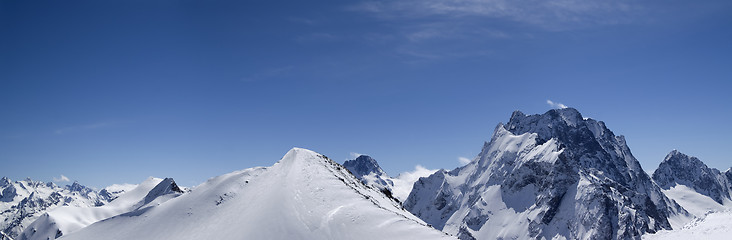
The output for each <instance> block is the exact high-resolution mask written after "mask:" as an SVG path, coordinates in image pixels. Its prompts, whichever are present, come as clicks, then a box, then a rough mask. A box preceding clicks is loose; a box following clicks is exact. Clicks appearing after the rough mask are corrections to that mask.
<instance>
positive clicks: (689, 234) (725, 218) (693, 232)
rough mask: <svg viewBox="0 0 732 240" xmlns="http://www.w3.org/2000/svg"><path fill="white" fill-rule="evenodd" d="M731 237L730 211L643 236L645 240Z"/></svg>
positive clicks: (731, 212)
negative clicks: (677, 227)
mask: <svg viewBox="0 0 732 240" xmlns="http://www.w3.org/2000/svg"><path fill="white" fill-rule="evenodd" d="M731 237H732V210H729V209H728V210H724V211H720V212H713V213H709V214H708V215H706V216H704V217H702V218H697V219H695V220H694V221H692V222H690V223H689V224H687V225H686V226H684V227H683V228H680V229H676V230H664V231H659V232H658V233H656V234H646V235H643V239H646V240H655V239H661V240H675V239H679V240H689V239H730V238H731Z"/></svg>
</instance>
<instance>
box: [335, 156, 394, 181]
mask: <svg viewBox="0 0 732 240" xmlns="http://www.w3.org/2000/svg"><path fill="white" fill-rule="evenodd" d="M343 166H344V167H346V168H347V169H348V170H349V171H351V173H353V175H354V176H356V177H358V178H362V176H364V175H369V174H372V173H373V174H375V175H377V176H386V173H385V172H384V170H383V169H381V167H380V166H379V163H377V162H376V160H374V159H373V158H371V157H370V156H368V155H360V156H358V157H357V158H356V159H354V160H348V161H346V162H344V163H343Z"/></svg>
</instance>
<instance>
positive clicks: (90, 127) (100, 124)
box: [54, 122, 119, 135]
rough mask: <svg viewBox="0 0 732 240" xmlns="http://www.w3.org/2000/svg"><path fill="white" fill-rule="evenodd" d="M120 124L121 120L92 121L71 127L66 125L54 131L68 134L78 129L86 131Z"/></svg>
mask: <svg viewBox="0 0 732 240" xmlns="http://www.w3.org/2000/svg"><path fill="white" fill-rule="evenodd" d="M117 124H119V122H98V123H92V124H87V125H79V126H71V127H65V128H60V129H57V130H56V131H54V133H56V134H59V135H60V134H67V133H71V132H77V131H84V130H93V129H99V128H107V127H111V126H114V125H117Z"/></svg>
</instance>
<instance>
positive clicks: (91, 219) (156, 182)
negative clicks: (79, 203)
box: [17, 177, 182, 240]
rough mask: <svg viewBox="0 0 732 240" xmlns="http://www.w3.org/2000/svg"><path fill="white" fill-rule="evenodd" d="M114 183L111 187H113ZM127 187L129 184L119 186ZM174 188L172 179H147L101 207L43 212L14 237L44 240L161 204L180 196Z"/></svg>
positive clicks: (73, 207) (21, 239)
mask: <svg viewBox="0 0 732 240" xmlns="http://www.w3.org/2000/svg"><path fill="white" fill-rule="evenodd" d="M116 187H120V186H113V187H112V188H111V189H113V190H119V189H116ZM121 187H125V188H129V186H121ZM174 188H177V185H176V184H175V181H173V179H172V178H166V179H160V178H152V177H150V178H148V179H146V180H145V181H143V182H142V183H140V184H138V185H136V186H135V187H134V188H132V189H130V190H128V191H126V192H124V193H123V194H120V195H119V196H118V197H117V198H116V199H114V200H113V201H111V202H110V203H109V204H106V205H104V206H100V207H75V206H64V207H59V208H56V209H53V210H52V211H49V212H47V213H46V214H43V215H42V216H41V217H40V218H38V219H37V220H36V221H35V222H33V223H32V224H30V225H29V226H28V227H27V228H26V229H25V230H24V231H23V233H21V234H20V235H19V236H18V238H17V240H46V239H55V238H58V237H61V236H63V235H67V234H69V233H72V232H75V231H78V230H79V229H82V228H84V227H86V226H89V225H91V224H92V223H95V222H97V221H101V220H104V219H107V218H110V217H113V216H116V215H119V214H122V213H126V212H130V211H134V210H136V209H140V208H144V207H146V206H150V205H154V204H160V203H162V202H165V201H167V200H169V199H172V198H174V197H177V196H179V195H180V194H181V193H182V190H180V189H179V188H178V189H177V190H173V189H174Z"/></svg>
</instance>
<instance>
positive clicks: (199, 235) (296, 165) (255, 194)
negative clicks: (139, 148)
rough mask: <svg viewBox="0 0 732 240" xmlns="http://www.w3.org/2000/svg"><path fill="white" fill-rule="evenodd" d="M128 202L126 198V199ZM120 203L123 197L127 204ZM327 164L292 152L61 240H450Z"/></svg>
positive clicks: (323, 159) (318, 156) (308, 154)
mask: <svg viewBox="0 0 732 240" xmlns="http://www.w3.org/2000/svg"><path fill="white" fill-rule="evenodd" d="M123 196H124V195H123ZM123 196H120V198H121V197H123ZM452 238H453V237H451V236H448V235H446V234H444V233H442V232H440V231H438V230H435V229H433V228H430V227H428V226H427V224H425V223H424V222H423V221H422V220H420V219H419V218H417V217H415V216H414V215H412V214H411V213H409V212H407V211H406V210H404V209H403V208H402V207H401V205H400V204H399V203H398V202H397V201H395V200H393V199H391V198H389V197H387V196H386V195H384V194H383V193H382V192H381V191H379V190H376V189H374V188H372V187H368V186H366V185H364V184H363V183H362V182H361V181H359V180H358V179H357V178H356V177H354V176H353V175H352V174H351V173H349V171H348V170H346V169H345V168H344V167H343V166H341V165H340V164H338V163H335V162H333V161H331V160H330V159H328V158H326V157H325V156H323V155H321V154H318V153H315V152H312V151H310V150H306V149H300V148H294V149H292V150H290V151H289V152H288V153H287V154H286V155H285V156H284V157H283V158H282V159H281V160H280V161H279V162H277V163H276V164H275V165H273V166H271V167H266V168H265V167H256V168H250V169H245V170H241V171H236V172H232V173H229V174H225V175H222V176H218V177H215V178H212V179H209V180H208V181H207V182H205V183H203V184H201V185H199V186H196V187H195V188H193V189H192V190H191V191H190V192H188V193H186V194H183V195H181V196H179V197H176V198H173V199H170V200H168V201H166V202H164V203H161V204H159V205H151V206H147V207H144V208H140V209H137V210H134V211H131V212H128V213H124V214H121V215H118V216H116V217H112V218H108V219H106V220H104V221H99V222H96V223H94V224H92V225H89V226H88V227H86V228H83V229H81V230H79V231H76V232H73V233H70V234H69V235H65V236H63V237H62V239H65V240H79V239H109V240H112V239H420V240H421V239H452Z"/></svg>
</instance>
